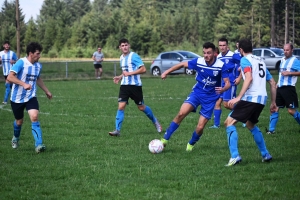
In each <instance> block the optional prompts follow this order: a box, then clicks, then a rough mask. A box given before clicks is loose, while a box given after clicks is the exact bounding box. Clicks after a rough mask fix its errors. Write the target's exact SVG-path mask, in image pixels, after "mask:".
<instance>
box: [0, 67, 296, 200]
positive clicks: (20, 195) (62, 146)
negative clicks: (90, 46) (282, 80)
mask: <svg viewBox="0 0 300 200" xmlns="http://www.w3.org/2000/svg"><path fill="white" fill-rule="evenodd" d="M90 67H91V69H93V68H92V66H90ZM111 78H112V77H107V79H106V80H100V81H97V80H81V81H75V80H69V81H46V82H45V83H46V85H47V86H48V88H49V90H50V91H51V92H52V93H53V95H54V98H53V99H52V100H51V101H49V100H48V99H47V98H46V97H45V95H44V94H43V92H42V90H41V89H39V91H38V100H39V103H40V115H39V119H40V122H41V127H42V130H43V139H44V143H45V144H46V146H47V150H46V152H44V153H41V154H36V153H35V151H34V140H33V137H32V134H31V124H30V120H29V118H28V115H27V113H25V120H24V124H23V126H22V133H21V139H20V147H19V148H18V149H12V148H11V144H10V141H11V138H12V135H13V130H12V123H13V120H14V118H13V114H12V112H11V109H10V105H6V106H0V123H1V124H0V134H1V139H0V180H1V181H0V199H113V200H115V199H125V200H127V199H134V200H140V199H170V200H174V199H178V200H179V199H180V200H185V199H299V198H300V192H299V188H300V156H299V155H300V148H299V143H300V132H299V125H298V124H296V122H295V120H294V119H293V118H292V117H291V116H289V114H288V113H287V110H286V109H285V110H281V111H280V119H279V122H278V126H277V131H276V132H277V133H276V134H275V135H266V134H264V137H265V140H266V144H267V147H268V149H269V151H270V153H271V154H272V156H273V158H274V160H273V161H272V162H271V163H262V162H261V156H260V153H259V151H258V149H257V147H256V145H255V143H254V141H253V139H252V135H251V133H250V132H249V131H248V130H247V129H245V128H242V125H241V124H237V129H238V132H239V150H240V153H241V156H242V157H243V162H242V163H241V164H239V165H237V166H233V167H229V168H228V167H225V166H224V165H225V164H227V162H228V160H229V157H230V155H229V150H228V147H227V139H226V132H225V128H224V126H222V128H220V129H218V130H211V129H208V128H205V132H204V135H203V137H202V138H201V140H200V141H199V142H198V143H197V144H196V146H195V147H194V150H193V151H192V152H190V153H187V152H186V151H185V148H186V144H187V142H188V141H189V139H190V137H191V135H192V132H193V130H194V128H195V126H196V124H197V122H198V118H199V114H198V113H191V114H190V115H189V116H188V117H187V118H186V119H184V121H183V122H182V124H181V126H180V127H179V129H178V130H177V131H176V132H175V134H174V135H173V137H172V138H171V140H170V142H169V144H168V146H167V147H166V148H165V150H164V151H163V152H162V153H161V154H151V153H150V152H149V150H148V144H149V142H150V141H151V140H152V139H155V138H157V139H159V138H161V137H162V134H158V133H157V132H156V130H155V128H154V126H153V124H152V123H151V122H150V121H149V120H148V118H147V117H146V116H145V115H144V114H143V113H141V112H140V111H138V109H137V108H136V106H135V104H134V102H133V101H130V103H129V105H128V106H127V108H126V110H125V120H124V122H123V127H122V130H121V137H110V136H109V135H108V132H109V131H111V130H113V129H114V126H115V125H114V123H115V114H116V111H117V105H118V103H117V95H118V91H119V86H118V85H115V84H113V82H112V80H111ZM275 79H277V78H275ZM194 82H195V80H194V78H193V77H191V76H184V75H180V76H169V78H168V79H166V80H164V81H162V80H161V79H160V78H144V79H143V90H144V98H145V103H146V104H147V105H148V106H150V107H151V108H152V110H153V112H154V114H155V115H156V116H157V117H158V119H159V120H160V122H161V124H162V126H163V129H164V130H165V129H166V128H167V127H168V125H169V123H170V122H171V121H172V119H173V118H174V117H175V115H176V114H177V112H178V110H179V108H180V106H181V104H182V102H183V101H184V99H185V98H186V96H187V95H188V94H189V92H190V90H191V87H192V86H193V84H194ZM1 84H3V82H2V83H1ZM297 87H298V88H300V87H299V84H298V86H297ZM298 93H299V91H298ZM0 94H1V95H2V94H4V84H3V85H2V86H1V87H0ZM198 110H199V109H198ZM227 114H228V111H226V110H224V109H223V115H222V121H224V120H225V118H226V115H227ZM268 121H269V111H268V107H266V108H265V109H264V111H263V113H262V114H261V117H260V122H259V123H258V126H259V127H260V128H261V130H262V131H263V132H264V129H265V127H267V126H268ZM208 125H209V126H210V125H212V121H210V122H209V123H208Z"/></svg>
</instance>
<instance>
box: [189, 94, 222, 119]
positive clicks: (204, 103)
mask: <svg viewBox="0 0 300 200" xmlns="http://www.w3.org/2000/svg"><path fill="white" fill-rule="evenodd" d="M218 98H219V95H215V94H214V95H211V96H210V95H205V96H200V95H197V92H194V91H193V92H191V93H190V94H189V96H188V97H187V98H186V100H185V101H184V103H189V104H191V105H192V106H193V107H194V110H193V111H192V112H196V110H197V108H198V106H199V105H201V109H200V111H199V114H200V115H202V116H203V117H205V118H206V119H208V120H209V119H210V118H211V115H212V113H213V111H214V107H215V104H216V101H217V100H218Z"/></svg>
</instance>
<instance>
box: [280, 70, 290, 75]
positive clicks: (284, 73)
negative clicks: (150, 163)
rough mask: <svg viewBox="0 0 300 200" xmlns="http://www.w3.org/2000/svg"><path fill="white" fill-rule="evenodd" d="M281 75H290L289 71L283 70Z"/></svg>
mask: <svg viewBox="0 0 300 200" xmlns="http://www.w3.org/2000/svg"><path fill="white" fill-rule="evenodd" d="M281 75H282V76H290V72H289V71H283V72H281Z"/></svg>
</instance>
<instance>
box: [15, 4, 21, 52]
mask: <svg viewBox="0 0 300 200" xmlns="http://www.w3.org/2000/svg"><path fill="white" fill-rule="evenodd" d="M16 29H17V31H16V36H17V37H16V38H17V56H18V58H20V13H19V0H16Z"/></svg>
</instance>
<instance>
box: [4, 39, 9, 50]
mask: <svg viewBox="0 0 300 200" xmlns="http://www.w3.org/2000/svg"><path fill="white" fill-rule="evenodd" d="M3 49H4V50H9V49H10V42H9V41H8V40H6V41H4V42H3Z"/></svg>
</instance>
